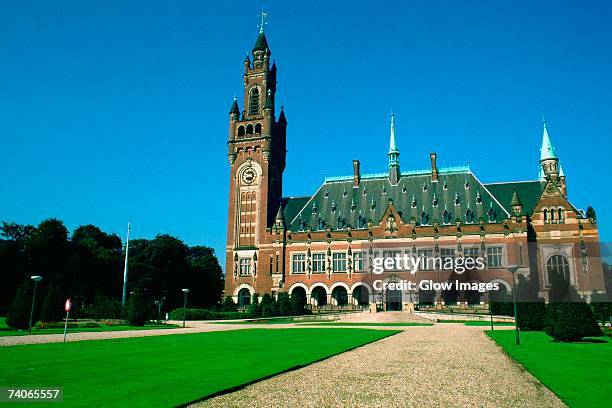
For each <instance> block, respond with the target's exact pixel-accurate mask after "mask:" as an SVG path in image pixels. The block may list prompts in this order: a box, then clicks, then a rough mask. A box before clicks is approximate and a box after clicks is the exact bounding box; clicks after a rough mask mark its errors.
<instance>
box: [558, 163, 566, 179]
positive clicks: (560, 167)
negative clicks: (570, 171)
mask: <svg viewBox="0 0 612 408" xmlns="http://www.w3.org/2000/svg"><path fill="white" fill-rule="evenodd" d="M559 177H565V172H564V171H563V166H562V165H559Z"/></svg>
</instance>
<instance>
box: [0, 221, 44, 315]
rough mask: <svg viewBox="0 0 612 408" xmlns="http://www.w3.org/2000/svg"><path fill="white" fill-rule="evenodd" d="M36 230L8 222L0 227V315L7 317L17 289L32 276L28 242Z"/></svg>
mask: <svg viewBox="0 0 612 408" xmlns="http://www.w3.org/2000/svg"><path fill="white" fill-rule="evenodd" d="M34 230H35V228H34V227H33V226H31V225H19V224H16V223H6V222H3V223H2V225H0V271H2V285H0V315H6V313H7V312H8V309H9V307H10V306H11V302H12V300H13V298H14V297H15V293H16V291H17V287H18V286H19V285H20V284H21V282H22V281H23V280H24V279H26V278H28V277H29V276H30V274H29V273H28V272H29V269H28V254H27V252H26V241H27V240H28V239H30V237H31V236H32V234H33V233H34Z"/></svg>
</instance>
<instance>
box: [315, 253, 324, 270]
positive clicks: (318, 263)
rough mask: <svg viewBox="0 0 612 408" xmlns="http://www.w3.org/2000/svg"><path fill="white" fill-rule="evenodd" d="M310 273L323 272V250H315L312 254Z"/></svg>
mask: <svg viewBox="0 0 612 408" xmlns="http://www.w3.org/2000/svg"><path fill="white" fill-rule="evenodd" d="M312 273H325V253H324V252H315V253H313V254H312Z"/></svg>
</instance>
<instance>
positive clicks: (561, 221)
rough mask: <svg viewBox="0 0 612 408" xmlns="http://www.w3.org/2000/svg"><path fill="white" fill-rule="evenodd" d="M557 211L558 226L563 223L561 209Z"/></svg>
mask: <svg viewBox="0 0 612 408" xmlns="http://www.w3.org/2000/svg"><path fill="white" fill-rule="evenodd" d="M557 211H558V214H559V216H558V217H557V220H558V221H559V224H561V223H563V209H561V208H559V209H558V210H557Z"/></svg>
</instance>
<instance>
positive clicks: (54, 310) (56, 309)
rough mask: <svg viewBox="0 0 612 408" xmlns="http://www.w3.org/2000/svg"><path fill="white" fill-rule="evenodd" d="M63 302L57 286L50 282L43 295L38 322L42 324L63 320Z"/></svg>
mask: <svg viewBox="0 0 612 408" xmlns="http://www.w3.org/2000/svg"><path fill="white" fill-rule="evenodd" d="M64 301H65V299H63V298H62V295H61V292H60V289H59V285H58V284H57V283H56V282H51V284H50V285H49V289H48V290H47V294H46V295H45V297H44V299H43V302H42V308H41V312H40V320H42V321H43V322H59V321H61V320H62V319H63V318H64V313H65V311H64Z"/></svg>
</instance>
